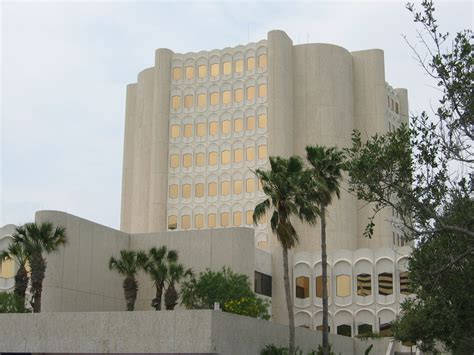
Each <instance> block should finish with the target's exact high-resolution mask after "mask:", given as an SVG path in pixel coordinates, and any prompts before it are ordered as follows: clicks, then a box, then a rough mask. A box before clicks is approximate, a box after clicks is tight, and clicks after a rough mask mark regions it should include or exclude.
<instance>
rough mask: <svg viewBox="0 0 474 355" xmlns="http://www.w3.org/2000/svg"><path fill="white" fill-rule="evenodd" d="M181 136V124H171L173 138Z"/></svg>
mask: <svg viewBox="0 0 474 355" xmlns="http://www.w3.org/2000/svg"><path fill="white" fill-rule="evenodd" d="M178 137H179V125H177V124H174V125H171V138H178Z"/></svg>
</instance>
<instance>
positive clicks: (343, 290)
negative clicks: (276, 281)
mask: <svg viewBox="0 0 474 355" xmlns="http://www.w3.org/2000/svg"><path fill="white" fill-rule="evenodd" d="M371 278H372V276H371V275H370V274H358V275H357V276H356V282H355V284H354V285H352V280H351V276H350V275H344V274H342V275H337V276H336V278H335V281H336V285H335V292H336V296H337V297H349V296H351V295H352V294H353V293H354V294H356V295H357V296H361V297H367V296H371V295H372V280H371ZM398 282H399V286H400V288H399V290H400V293H401V294H405V295H409V294H410V293H411V290H410V281H409V275H408V271H402V272H400V273H399V280H398ZM309 284H310V281H309V277H306V276H299V277H297V278H296V282H295V295H296V298H299V299H306V298H309V297H310V286H309ZM327 286H328V292H329V294H328V297H330V290H331V285H330V280H329V278H328V279H327ZM393 288H394V278H393V274H392V273H389V272H382V273H379V274H378V275H377V290H376V292H377V293H378V294H379V295H381V296H388V295H391V294H393ZM315 295H316V297H318V298H322V297H323V277H322V276H317V277H316V278H315Z"/></svg>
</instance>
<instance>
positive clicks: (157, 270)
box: [145, 245, 178, 311]
mask: <svg viewBox="0 0 474 355" xmlns="http://www.w3.org/2000/svg"><path fill="white" fill-rule="evenodd" d="M177 261H178V252H177V251H176V250H168V248H166V246H165V245H163V246H161V247H159V248H156V247H153V248H151V249H150V250H149V251H148V261H147V263H146V265H145V272H146V273H148V274H149V275H150V277H151V280H152V281H153V283H154V284H155V287H156V296H155V298H154V299H153V300H152V301H151V306H152V307H153V308H155V310H157V311H159V310H161V299H162V297H163V290H164V287H165V281H166V280H167V278H168V271H169V270H168V266H169V265H170V264H172V263H176V262H177Z"/></svg>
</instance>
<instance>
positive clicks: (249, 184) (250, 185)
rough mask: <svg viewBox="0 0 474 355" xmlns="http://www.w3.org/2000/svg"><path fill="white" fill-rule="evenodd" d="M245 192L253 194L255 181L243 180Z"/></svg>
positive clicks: (250, 179)
mask: <svg viewBox="0 0 474 355" xmlns="http://www.w3.org/2000/svg"><path fill="white" fill-rule="evenodd" d="M245 191H247V192H254V191H255V180H254V179H252V178H248V179H247V180H245Z"/></svg>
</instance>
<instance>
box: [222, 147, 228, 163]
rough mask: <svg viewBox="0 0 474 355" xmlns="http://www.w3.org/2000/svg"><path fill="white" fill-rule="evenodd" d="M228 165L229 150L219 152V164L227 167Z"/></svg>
mask: <svg viewBox="0 0 474 355" xmlns="http://www.w3.org/2000/svg"><path fill="white" fill-rule="evenodd" d="M229 163H230V150H224V151H222V152H221V164H222V165H227V164H229Z"/></svg>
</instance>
